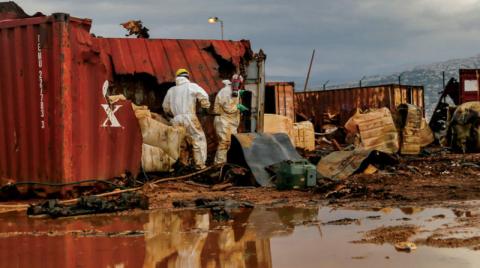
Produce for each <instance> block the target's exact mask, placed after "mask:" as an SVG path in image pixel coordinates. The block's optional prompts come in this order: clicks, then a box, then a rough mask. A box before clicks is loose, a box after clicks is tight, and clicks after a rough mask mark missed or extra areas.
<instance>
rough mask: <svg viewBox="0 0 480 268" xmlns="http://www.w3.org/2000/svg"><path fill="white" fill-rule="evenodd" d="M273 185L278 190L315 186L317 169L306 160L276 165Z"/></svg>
mask: <svg viewBox="0 0 480 268" xmlns="http://www.w3.org/2000/svg"><path fill="white" fill-rule="evenodd" d="M276 170H277V172H276V180H275V184H276V186H277V189H279V190H287V189H305V188H307V187H313V186H315V185H316V184H317V169H316V168H315V166H314V165H312V164H310V163H309V162H308V161H307V160H298V161H284V162H281V163H279V164H277V169H276Z"/></svg>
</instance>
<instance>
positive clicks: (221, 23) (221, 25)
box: [220, 20, 223, 40]
mask: <svg viewBox="0 0 480 268" xmlns="http://www.w3.org/2000/svg"><path fill="white" fill-rule="evenodd" d="M220 28H221V30H222V40H223V20H220Z"/></svg>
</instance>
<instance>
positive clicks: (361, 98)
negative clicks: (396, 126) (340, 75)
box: [295, 84, 424, 131]
mask: <svg viewBox="0 0 480 268" xmlns="http://www.w3.org/2000/svg"><path fill="white" fill-rule="evenodd" d="M402 91H403V93H402ZM402 96H403V97H402ZM409 96H410V97H409ZM402 103H410V104H414V105H417V106H418V107H420V109H422V110H424V94H423V87H422V86H408V85H401V86H399V85H394V84H389V85H378V86H368V87H357V88H343V89H332V90H321V91H309V92H296V93H295V112H296V114H298V115H300V116H302V117H305V119H309V120H311V121H312V123H313V124H314V126H315V129H316V130H318V131H320V130H321V128H322V126H323V125H324V124H326V123H327V120H326V117H328V116H327V115H328V114H330V115H334V116H336V121H335V124H336V125H344V124H345V123H346V122H347V120H348V119H349V118H350V116H352V114H353V112H354V110H355V109H357V108H359V109H362V110H365V109H372V108H382V107H387V108H389V109H390V110H391V111H392V112H393V111H395V109H396V107H397V106H398V105H400V104H402Z"/></svg>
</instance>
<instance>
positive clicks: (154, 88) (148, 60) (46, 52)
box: [0, 13, 264, 185]
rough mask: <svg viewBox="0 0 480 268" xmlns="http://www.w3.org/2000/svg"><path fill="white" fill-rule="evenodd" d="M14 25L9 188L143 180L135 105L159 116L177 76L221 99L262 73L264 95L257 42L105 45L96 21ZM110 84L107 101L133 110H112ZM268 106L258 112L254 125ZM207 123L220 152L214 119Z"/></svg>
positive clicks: (2, 174) (5, 57) (5, 152)
mask: <svg viewBox="0 0 480 268" xmlns="http://www.w3.org/2000/svg"><path fill="white" fill-rule="evenodd" d="M8 18H9V19H7V20H2V21H0V62H1V63H2V64H1V65H0V185H1V184H3V183H5V182H7V181H41V182H74V181H80V180H85V179H108V178H112V177H116V176H119V175H121V174H123V173H125V172H126V171H129V172H132V173H134V174H136V173H138V172H139V169H140V162H141V161H140V159H141V144H142V136H141V132H140V128H139V125H138V121H137V119H136V117H135V115H134V113H133V110H132V109H131V107H130V101H132V102H134V103H136V104H140V105H144V104H148V105H149V106H151V107H152V110H153V111H158V109H159V107H160V106H161V103H162V101H163V96H165V94H166V91H167V89H168V88H169V87H170V86H172V85H173V83H174V72H175V70H176V69H177V68H187V69H190V70H191V74H192V78H193V79H192V80H193V81H194V82H197V83H198V84H200V85H201V86H203V87H204V88H205V89H206V90H207V91H208V93H209V94H210V95H211V96H210V97H211V99H212V100H213V99H214V97H215V93H216V92H217V91H218V90H219V89H220V88H221V83H220V81H221V80H222V78H228V76H231V75H232V74H233V72H236V71H241V72H242V73H245V76H247V73H249V74H250V73H254V74H258V76H257V77H252V78H251V79H249V77H247V88H249V89H250V90H251V91H252V92H253V95H254V97H255V98H256V99H255V100H259V99H260V97H259V96H261V94H259V93H258V92H262V91H263V90H261V87H262V84H261V81H263V72H262V73H260V70H263V67H262V66H263V63H264V58H263V57H256V55H254V54H253V52H252V51H251V49H250V43H249V42H248V41H209V40H158V39H157V40H143V39H142V40H140V39H127V38H124V39H116V38H111V39H110V38H108V39H107V38H96V37H94V36H92V35H91V34H90V27H91V20H89V19H79V18H74V17H71V16H69V15H68V14H63V13H56V14H52V15H51V16H44V15H38V16H33V17H28V18H23V17H22V16H20V19H13V18H11V15H9V17H8ZM251 62H253V63H254V64H250V63H251ZM105 81H109V82H110V85H111V86H110V88H109V89H108V90H107V94H115V93H125V95H126V96H127V98H128V99H129V101H125V102H121V103H115V105H110V104H109V103H108V102H107V100H106V96H105V95H104V92H103V90H102V88H103V85H104V82H105ZM262 107H263V106H261V103H260V102H255V103H253V104H252V118H253V119H254V120H250V121H253V122H254V123H256V120H255V119H256V118H257V117H258V114H259V113H260V112H261V108H262ZM201 121H202V122H203V123H204V128H206V132H207V133H208V134H207V137H209V138H208V139H209V146H210V148H214V147H213V146H212V145H214V143H215V140H214V139H211V138H210V137H214V135H213V131H214V130H213V124H212V123H211V121H213V118H203V119H201ZM253 126H255V125H254V124H253Z"/></svg>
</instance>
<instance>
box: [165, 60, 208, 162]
mask: <svg viewBox="0 0 480 268" xmlns="http://www.w3.org/2000/svg"><path fill="white" fill-rule="evenodd" d="M188 79H189V73H188V71H187V70H185V69H179V70H178V71H177V73H176V79H175V83H176V86H174V87H171V88H170V89H169V90H168V92H167V95H166V96H165V100H164V101H163V105H162V106H163V111H164V112H165V113H166V114H171V115H172V116H173V119H172V120H171V123H172V125H173V126H183V127H184V128H185V129H186V139H187V142H188V143H190V144H191V145H192V147H193V160H194V162H195V168H196V169H204V168H205V161H207V139H206V138H205V133H204V132H203V129H202V126H201V125H200V121H199V120H198V118H197V114H196V103H197V100H198V101H199V102H200V106H201V107H202V109H204V110H207V109H208V108H209V107H210V101H209V100H208V94H207V92H205V90H204V89H203V88H201V87H200V86H199V85H197V84H195V83H192V82H190V81H189V80H188Z"/></svg>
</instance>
